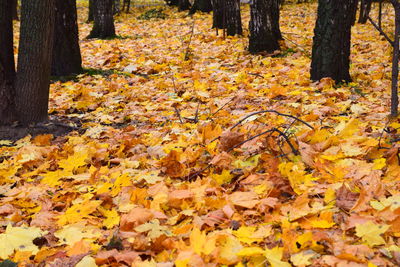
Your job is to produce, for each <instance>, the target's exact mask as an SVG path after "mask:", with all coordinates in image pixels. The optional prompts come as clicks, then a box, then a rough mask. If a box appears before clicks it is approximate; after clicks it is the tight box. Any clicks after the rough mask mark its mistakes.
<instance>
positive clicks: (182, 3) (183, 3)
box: [178, 0, 190, 11]
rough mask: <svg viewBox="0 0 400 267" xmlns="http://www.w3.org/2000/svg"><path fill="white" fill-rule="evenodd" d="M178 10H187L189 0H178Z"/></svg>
mask: <svg viewBox="0 0 400 267" xmlns="http://www.w3.org/2000/svg"><path fill="white" fill-rule="evenodd" d="M178 9H179V11H184V10H189V9H190V2H189V0H179V6H178Z"/></svg>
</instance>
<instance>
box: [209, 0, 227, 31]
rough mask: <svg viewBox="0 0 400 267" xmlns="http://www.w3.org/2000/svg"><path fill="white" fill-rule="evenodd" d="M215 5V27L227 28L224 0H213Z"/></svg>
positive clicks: (213, 5)
mask: <svg viewBox="0 0 400 267" xmlns="http://www.w3.org/2000/svg"><path fill="white" fill-rule="evenodd" d="M211 3H212V7H213V26H212V27H213V28H216V29H225V23H224V20H225V17H224V15H225V14H224V13H225V12H224V0H211Z"/></svg>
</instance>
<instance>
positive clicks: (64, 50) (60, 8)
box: [51, 0, 82, 76]
mask: <svg viewBox="0 0 400 267" xmlns="http://www.w3.org/2000/svg"><path fill="white" fill-rule="evenodd" d="M55 2H56V11H55V17H56V18H55V23H54V44H53V57H52V65H51V75H54V76H67V75H71V74H77V73H80V72H81V71H82V57H81V50H80V48H79V35H78V23H77V12H76V0H55Z"/></svg>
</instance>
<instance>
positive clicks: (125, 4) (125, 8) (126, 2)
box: [122, 0, 131, 13]
mask: <svg viewBox="0 0 400 267" xmlns="http://www.w3.org/2000/svg"><path fill="white" fill-rule="evenodd" d="M130 8H131V0H124V2H123V5H122V11H125V12H126V13H129V9H130Z"/></svg>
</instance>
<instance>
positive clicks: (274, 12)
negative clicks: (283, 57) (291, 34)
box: [271, 0, 283, 40]
mask: <svg viewBox="0 0 400 267" xmlns="http://www.w3.org/2000/svg"><path fill="white" fill-rule="evenodd" d="M271 1H272V7H271V16H272V31H273V32H274V34H275V36H276V38H278V40H283V37H282V33H281V28H280V27H279V20H280V9H281V0H271Z"/></svg>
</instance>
